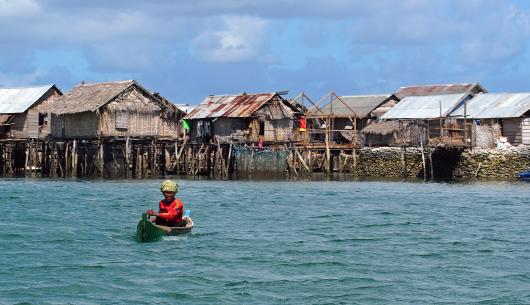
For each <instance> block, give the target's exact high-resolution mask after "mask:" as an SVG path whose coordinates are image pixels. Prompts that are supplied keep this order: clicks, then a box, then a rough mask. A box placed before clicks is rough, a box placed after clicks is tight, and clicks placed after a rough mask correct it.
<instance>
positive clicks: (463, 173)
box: [349, 146, 530, 180]
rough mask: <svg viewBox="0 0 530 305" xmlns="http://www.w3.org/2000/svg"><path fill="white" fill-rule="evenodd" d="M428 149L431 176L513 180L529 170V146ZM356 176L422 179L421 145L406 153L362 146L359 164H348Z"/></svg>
mask: <svg viewBox="0 0 530 305" xmlns="http://www.w3.org/2000/svg"><path fill="white" fill-rule="evenodd" d="M430 152H431V150H430V149H425V153H424V157H425V166H426V172H427V173H426V174H427V177H428V179H430V176H431V162H430V160H432V164H433V166H432V173H433V174H434V177H435V179H463V180H468V179H495V180H512V179H516V178H517V174H518V173H519V172H522V171H524V170H527V169H530V148H528V147H523V146H521V147H510V148H502V149H474V150H468V149H466V150H458V149H447V148H440V147H439V148H436V149H434V150H432V156H431V158H430V156H429V155H430ZM349 165H350V166H351V168H352V172H353V173H354V174H355V175H356V176H357V177H404V176H405V177H417V178H423V177H424V174H423V162H422V154H421V149H420V148H411V147H408V148H406V150H405V153H404V154H403V150H402V149H401V148H399V147H382V148H363V149H361V150H359V151H358V152H357V166H354V164H353V162H350V164H349Z"/></svg>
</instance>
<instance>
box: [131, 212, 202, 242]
mask: <svg viewBox="0 0 530 305" xmlns="http://www.w3.org/2000/svg"><path fill="white" fill-rule="evenodd" d="M182 219H183V220H185V221H186V222H187V224H186V226H185V227H166V226H160V225H157V224H154V223H153V222H152V221H151V220H150V219H149V216H148V215H147V214H146V213H143V214H142V219H140V222H139V223H138V226H137V227H136V238H137V239H138V240H139V241H142V242H145V241H157V240H159V239H160V238H162V237H163V236H168V235H180V234H185V233H189V232H191V229H193V220H192V219H191V218H190V217H189V216H188V217H183V218H182Z"/></svg>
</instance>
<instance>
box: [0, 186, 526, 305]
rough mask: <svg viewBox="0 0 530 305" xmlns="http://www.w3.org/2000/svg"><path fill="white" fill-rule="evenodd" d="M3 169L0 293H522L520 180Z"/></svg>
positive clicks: (259, 297) (215, 296) (495, 299)
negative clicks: (166, 206)
mask: <svg viewBox="0 0 530 305" xmlns="http://www.w3.org/2000/svg"><path fill="white" fill-rule="evenodd" d="M159 183H160V181H159V180H152V181H72V180H70V181H68V180H66V181H65V180H44V179H42V180H15V179H3V180H0V204H1V205H0V206H1V207H2V211H3V215H2V220H1V221H0V304H13V303H21V302H27V303H31V304H65V303H70V304H146V303H151V304H529V303H530V203H529V200H528V194H529V191H530V184H522V183H521V184H520V183H511V184H510V183H478V184H443V183H410V182H248V181H246V182H241V181H180V186H181V191H180V193H179V197H180V198H181V199H182V200H183V201H184V203H185V206H186V208H188V209H191V211H192V212H191V215H192V217H193V218H194V221H195V224H196V227H195V228H194V230H193V232H192V233H191V234H190V235H186V236H178V237H168V238H165V239H164V240H162V241H159V242H155V243H144V244H142V243H138V242H136V241H135V239H134V234H135V230H136V225H137V221H138V220H139V218H140V213H141V212H142V211H143V210H145V209H147V208H156V206H157V202H158V200H159V199H160V194H159V193H158V185H159Z"/></svg>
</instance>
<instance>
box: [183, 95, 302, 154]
mask: <svg viewBox="0 0 530 305" xmlns="http://www.w3.org/2000/svg"><path fill="white" fill-rule="evenodd" d="M284 94H287V92H272V93H261V94H247V93H242V94H235V95H210V96H208V97H206V98H205V99H204V100H203V101H202V102H201V103H200V104H199V105H198V106H197V107H195V108H194V109H193V110H192V111H191V112H190V113H188V114H187V115H186V117H185V118H184V120H185V122H186V124H187V125H189V128H190V131H189V136H190V142H191V143H210V142H213V141H215V140H216V139H217V140H218V141H219V143H229V142H232V141H234V142H240V143H249V144H255V143H257V142H259V141H260V140H261V141H263V142H264V143H268V144H274V143H285V142H289V141H293V140H295V137H296V133H297V131H296V132H295V124H294V120H295V117H296V116H297V115H299V112H298V110H297V109H296V107H294V106H293V105H291V104H290V103H289V102H288V101H287V100H285V99H284V98H283V97H282V95H284Z"/></svg>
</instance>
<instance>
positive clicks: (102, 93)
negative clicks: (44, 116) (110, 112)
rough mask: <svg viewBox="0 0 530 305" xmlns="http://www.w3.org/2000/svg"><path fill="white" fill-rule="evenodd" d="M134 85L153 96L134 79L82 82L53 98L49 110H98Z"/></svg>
mask: <svg viewBox="0 0 530 305" xmlns="http://www.w3.org/2000/svg"><path fill="white" fill-rule="evenodd" d="M132 86H136V87H138V88H139V89H140V91H143V92H145V93H146V94H147V95H149V96H151V93H150V92H149V91H147V90H146V89H145V88H143V87H142V86H140V85H139V84H138V83H137V82H136V81H134V80H126V81H115V82H106V83H94V84H86V83H81V84H79V85H77V86H76V87H74V88H73V89H72V90H70V91H69V92H68V93H67V94H65V95H63V96H62V97H60V98H56V99H53V100H52V101H51V102H50V106H49V107H47V110H48V111H49V112H53V113H56V114H66V113H80V112H87V111H96V110H98V109H99V108H100V107H102V106H104V105H106V104H107V103H109V102H111V101H112V100H114V99H115V98H116V97H117V96H118V95H120V94H121V93H122V92H124V91H125V90H127V89H128V88H130V87H132Z"/></svg>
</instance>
